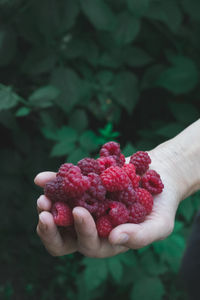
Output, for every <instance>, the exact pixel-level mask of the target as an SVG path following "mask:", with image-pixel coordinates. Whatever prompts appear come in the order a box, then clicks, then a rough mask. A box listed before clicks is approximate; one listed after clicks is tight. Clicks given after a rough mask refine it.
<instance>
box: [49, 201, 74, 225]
mask: <svg viewBox="0 0 200 300" xmlns="http://www.w3.org/2000/svg"><path fill="white" fill-rule="evenodd" d="M51 213H52V215H53V218H54V222H55V224H56V225H58V226H64V227H66V226H70V225H72V224H73V222H74V219H73V215H72V210H71V208H70V207H69V206H68V205H67V204H66V203H64V202H55V203H54V204H53V206H52V209H51Z"/></svg>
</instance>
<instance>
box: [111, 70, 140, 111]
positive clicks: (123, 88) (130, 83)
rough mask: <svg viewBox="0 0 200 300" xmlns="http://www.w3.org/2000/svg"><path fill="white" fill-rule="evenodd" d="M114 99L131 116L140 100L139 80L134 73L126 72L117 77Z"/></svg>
mask: <svg viewBox="0 0 200 300" xmlns="http://www.w3.org/2000/svg"><path fill="white" fill-rule="evenodd" d="M113 97H114V99H115V100H116V101H117V102H118V104H119V105H121V106H122V107H124V108H125V109H126V110H127V112H128V113H129V114H131V113H132V110H133V108H134V107H135V105H136V103H137V101H138V98H139V90H138V80H137V77H136V76H135V75H134V74H133V73H132V72H128V71H124V72H120V73H118V74H117V75H116V77H115V81H114V86H113Z"/></svg>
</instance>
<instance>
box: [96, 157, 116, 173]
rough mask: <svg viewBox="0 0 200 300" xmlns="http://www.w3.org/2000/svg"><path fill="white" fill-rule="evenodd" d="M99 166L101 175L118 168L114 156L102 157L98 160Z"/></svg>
mask: <svg viewBox="0 0 200 300" xmlns="http://www.w3.org/2000/svg"><path fill="white" fill-rule="evenodd" d="M97 161H98V163H99V165H100V170H101V173H102V172H103V171H104V170H105V169H107V168H109V167H111V166H116V165H117V162H116V160H115V158H114V157H113V156H107V157H104V156H102V157H100V158H98V159H97Z"/></svg>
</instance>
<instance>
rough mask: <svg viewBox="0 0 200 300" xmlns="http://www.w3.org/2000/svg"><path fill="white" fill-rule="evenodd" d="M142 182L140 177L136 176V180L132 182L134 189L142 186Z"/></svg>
mask: <svg viewBox="0 0 200 300" xmlns="http://www.w3.org/2000/svg"><path fill="white" fill-rule="evenodd" d="M140 180H141V177H140V175H136V176H135V178H134V179H133V180H132V185H133V188H134V189H136V188H137V187H139V186H140Z"/></svg>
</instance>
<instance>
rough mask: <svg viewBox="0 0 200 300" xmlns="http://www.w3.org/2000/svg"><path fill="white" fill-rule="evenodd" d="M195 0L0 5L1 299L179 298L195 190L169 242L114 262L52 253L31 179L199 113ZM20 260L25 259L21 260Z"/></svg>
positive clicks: (142, 141) (141, 141)
mask: <svg viewBox="0 0 200 300" xmlns="http://www.w3.org/2000/svg"><path fill="white" fill-rule="evenodd" d="M199 10H200V4H199V1H198V0H168V1H163V0H140V1H138V0H118V1H116V0H60V1H56V0H50V1H47V0H44V1H39V0H35V1H33V0H27V1H24V0H0V25H1V26H0V124H1V128H0V132H1V137H2V141H4V142H3V144H2V147H1V150H0V157H1V158H0V160H1V174H0V190H1V202H0V209H1V212H2V213H1V228H0V236H1V246H0V250H1V259H0V260H1V270H2V274H3V275H4V276H1V282H0V298H1V299H9V300H12V299H20V300H23V299H33V300H34V299H41V300H45V299H48V300H57V299H78V300H79V299H80V300H82V299H84V300H87V299H88V300H92V299H97V300H99V299H111V300H112V299H131V300H136V299H142V300H145V299H149V300H151V299H154V300H161V299H165V300H170V299H173V300H180V299H181V300H183V299H185V294H184V291H183V288H182V287H180V286H178V284H177V280H176V278H177V274H178V270H179V266H180V261H181V256H182V254H183V251H184V248H185V244H186V239H187V237H188V234H189V230H190V227H191V224H192V220H193V218H194V215H195V214H196V212H197V210H198V208H199V194H196V195H193V196H191V197H190V199H187V200H185V201H183V202H182V203H181V205H180V208H179V210H178V213H177V219H176V226H175V229H174V232H173V234H172V235H171V236H169V237H168V238H167V239H166V240H164V241H159V242H156V243H154V244H153V245H151V246H148V247H145V248H144V249H141V250H138V251H132V250H130V251H128V252H127V253H124V254H120V255H118V256H116V257H112V258H106V259H92V258H83V257H82V256H81V255H79V254H75V255H70V256H66V257H63V258H60V259H58V258H52V257H50V256H49V255H48V254H47V253H46V251H45V250H44V249H43V247H42V245H41V243H40V241H39V239H38V238H37V237H36V234H35V227H36V223H37V213H36V208H35V206H36V199H37V197H38V196H39V194H40V193H41V190H40V189H38V188H36V187H35V186H34V184H33V178H34V176H35V175H36V174H37V173H38V172H41V171H43V170H54V171H56V170H57V168H58V167H59V165H60V164H61V163H62V162H64V161H70V162H74V163H76V162H77V161H78V160H80V159H81V158H83V157H85V156H93V157H96V155H97V153H98V149H99V147H100V145H101V144H103V143H105V142H107V141H109V140H116V141H118V142H120V143H121V146H122V149H123V150H124V154H125V155H126V156H129V155H131V154H132V153H133V152H135V151H137V150H138V149H141V150H149V149H151V148H153V147H155V146H156V145H158V144H159V143H161V142H163V141H165V140H166V139H168V138H171V137H173V136H174V135H176V134H177V133H179V132H180V131H181V130H183V129H184V128H185V127H186V126H188V125H189V124H191V123H192V122H193V121H195V120H196V119H197V118H199V115H200V105H199V99H200V89H199V84H198V83H199V68H200V58H199V52H200V42H199V34H200V31H199V25H200V14H199ZM18 262H19V263H18Z"/></svg>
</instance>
